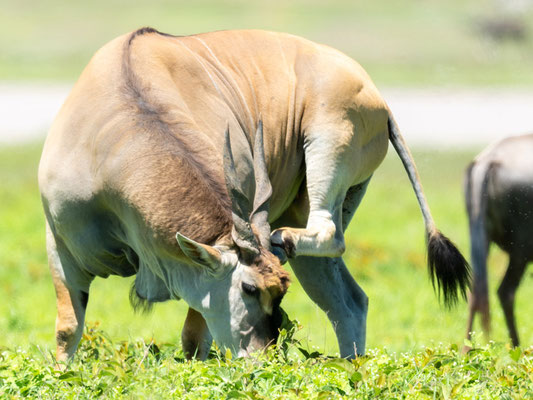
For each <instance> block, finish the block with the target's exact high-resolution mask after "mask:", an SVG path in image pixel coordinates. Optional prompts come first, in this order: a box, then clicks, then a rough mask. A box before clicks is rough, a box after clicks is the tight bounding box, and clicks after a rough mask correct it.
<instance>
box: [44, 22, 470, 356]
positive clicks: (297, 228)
mask: <svg viewBox="0 0 533 400" xmlns="http://www.w3.org/2000/svg"><path fill="white" fill-rule="evenodd" d="M260 116H262V121H263V127H264V153H265V159H264V161H262V157H261V155H258V152H260V150H259V149H258V147H257V146H256V147H255V151H254V153H256V154H255V157H254V158H252V156H251V155H250V153H251V151H250V148H251V147H252V146H251V143H254V142H255V141H256V140H257V135H256V134H255V131H256V127H257V126H258V125H259V120H260V118H261V117H260ZM228 126H229V131H230V132H232V134H231V146H229V145H228V146H226V147H225V146H224V135H223V132H225V130H226V128H227V127H228ZM228 138H229V136H228ZM389 140H390V141H391V142H392V144H393V146H394V147H395V149H396V151H397V153H398V154H399V156H400V158H401V159H402V161H403V163H404V165H405V167H406V170H407V172H408V175H409V178H410V180H411V183H412V185H413V187H414V190H415V193H416V196H417V198H418V201H419V203H420V206H421V209H422V214H423V217H424V221H425V225H426V232H427V242H428V254H429V255H428V263H429V269H430V274H431V276H432V277H433V278H436V280H437V285H438V286H439V287H440V288H441V289H442V292H443V294H444V300H445V301H446V302H447V303H450V302H452V303H453V302H454V300H456V298H457V291H458V290H459V291H460V292H462V293H463V294H464V291H465V289H466V287H467V285H468V277H469V270H468V265H467V264H466V262H465V261H464V259H463V257H462V256H461V255H460V253H459V252H458V251H457V249H456V248H455V247H454V246H453V244H451V242H450V241H449V240H448V239H446V238H445V237H444V236H443V235H442V234H441V233H440V232H439V231H437V229H436V228H435V224H434V222H433V219H432V217H431V214H430V211H429V207H428V205H427V202H426V200H425V198H424V195H423V193H422V188H421V185H420V181H419V178H418V175H417V172H416V168H415V165H414V162H413V159H412V157H411V155H410V152H409V150H408V148H407V146H406V145H405V143H404V141H403V139H402V137H401V135H400V132H399V130H398V128H397V126H396V123H395V122H394V119H393V117H392V114H391V112H390V111H389V109H388V107H387V105H386V104H385V102H384V101H383V99H382V98H381V96H380V94H379V93H378V91H377V89H376V87H375V86H374V84H373V83H372V81H371V79H370V78H369V76H368V75H367V74H366V72H365V71H364V70H363V69H362V68H361V66H359V64H357V63H356V62H355V61H353V60H352V59H350V58H348V57H347V56H345V55H344V54H342V53H340V52H339V51H337V50H334V49H332V48H330V47H327V46H323V45H319V44H316V43H313V42H310V41H308V40H305V39H302V38H299V37H296V36H292V35H288V34H282V33H274V32H264V31H254V30H249V31H246V30H245V31H222V32H214V33H206V34H200V35H192V36H186V37H176V36H171V35H167V34H162V33H160V32H157V31H155V30H154V29H151V28H143V29H140V30H138V31H136V32H133V33H128V34H126V35H124V36H121V37H119V38H117V39H115V40H113V41H112V42H110V43H109V44H107V45H105V46H104V47H103V48H102V49H100V50H99V51H98V52H97V53H96V54H95V56H94V57H93V58H92V60H91V61H90V63H89V65H88V66H87V67H86V68H85V70H84V71H83V73H82V75H81V77H80V79H79V80H78V82H77V83H76V85H75V86H74V88H73V90H72V93H71V94H70V96H69V97H68V99H67V100H66V102H65V104H64V105H63V107H62V109H61V111H60V112H59V115H58V116H57V119H56V120H55V122H54V124H53V126H52V128H51V130H50V132H49V135H48V137H47V140H46V143H45V146H44V150H43V155H42V159H41V164H40V168H39V185H40V189H41V193H42V199H43V204H44V209H45V213H46V218H47V243H48V254H49V262H50V268H51V271H52V276H53V280H54V284H55V287H56V293H57V304H58V316H57V322H56V339H57V346H58V347H57V357H58V359H59V360H65V359H67V358H68V357H70V356H72V354H73V353H74V351H75V349H76V347H77V343H78V341H79V338H80V336H81V332H82V328H83V321H84V314H85V308H86V305H87V301H88V293H89V286H90V284H91V281H92V280H93V279H94V277H95V276H100V277H107V276H108V275H110V274H116V275H122V276H129V275H133V274H136V279H135V287H134V289H133V290H134V296H133V297H136V296H137V297H138V298H141V299H144V300H145V301H147V302H150V303H152V302H158V301H165V300H168V299H171V298H174V299H183V300H185V301H186V302H187V303H188V305H189V306H190V309H189V314H188V316H187V319H186V322H185V326H184V328H183V333H182V339H183V344H184V346H185V349H184V350H185V352H186V354H187V355H188V356H189V357H190V356H193V355H195V354H196V355H197V356H198V357H200V358H204V357H205V356H206V354H207V353H208V350H209V346H210V343H211V335H212V337H213V338H214V339H215V341H216V342H217V343H218V344H219V345H220V346H221V347H227V348H230V349H232V350H233V351H235V352H237V353H238V354H239V355H247V354H249V353H250V352H251V351H253V350H256V349H259V348H261V347H263V346H265V345H267V344H268V343H269V342H270V341H272V340H274V338H275V336H276V335H275V332H274V331H275V330H276V327H277V326H278V324H279V313H280V311H279V302H280V300H281V298H282V297H283V295H284V293H285V292H286V290H287V285H288V277H287V275H286V273H285V272H284V271H283V269H282V268H281V266H280V263H279V260H278V258H276V257H275V256H273V255H272V254H273V253H275V254H276V255H277V256H278V257H279V259H281V260H282V261H285V260H286V259H287V258H289V259H290V264H291V266H292V269H293V270H294V272H295V274H296V277H297V278H298V279H299V281H300V282H301V284H302V285H303V287H304V289H305V291H306V292H307V294H308V295H309V296H310V297H311V299H312V300H313V301H314V302H315V303H317V304H318V305H319V306H320V308H322V309H323V310H324V311H325V312H326V313H327V315H328V317H329V319H330V320H331V322H332V324H333V326H334V329H335V332H336V335H337V338H338V342H339V347H340V353H341V356H342V357H353V356H355V355H356V354H363V353H364V351H365V340H366V315H367V307H368V299H367V296H366V295H365V293H364V292H363V290H362V289H361V288H360V287H359V286H358V285H357V283H356V282H355V281H354V279H353V278H352V276H351V275H350V274H349V272H348V270H347V268H346V266H345V264H344V262H343V260H342V258H341V255H342V254H343V252H344V249H345V245H344V236H343V232H344V230H345V229H346V227H347V225H348V223H349V222H350V220H351V218H352V216H353V215H354V212H355V210H356V208H357V207H358V205H359V203H360V201H361V199H362V197H363V195H364V193H365V191H366V187H367V185H368V182H369V180H370V177H371V176H372V173H373V172H374V170H375V169H376V168H377V167H378V166H379V164H380V163H381V161H382V160H383V158H384V156H385V153H386V152H387V145H388V141H389ZM259 142H260V140H259ZM228 143H229V142H228ZM224 149H226V150H224ZM224 154H226V155H224ZM224 160H225V161H224ZM254 164H255V165H256V166H255V167H254ZM263 168H266V170H267V172H264V171H262V169H263ZM254 171H255V172H254ZM267 173H268V179H267V178H266V174H267ZM256 180H257V184H255V181H256ZM268 180H270V182H271V183H272V185H271V187H270V185H269V184H268ZM225 181H226V184H227V185H226V184H225ZM256 187H257V189H256ZM254 193H255V196H254ZM247 199H254V201H253V202H252V201H248V200H247ZM250 215H251V216H252V217H249V216H250ZM269 225H270V226H272V228H274V229H275V230H274V232H272V235H271V237H270V243H269V240H268V236H269V235H270V226H269ZM276 228H277V229H276ZM176 235H177V241H176ZM271 250H272V252H271Z"/></svg>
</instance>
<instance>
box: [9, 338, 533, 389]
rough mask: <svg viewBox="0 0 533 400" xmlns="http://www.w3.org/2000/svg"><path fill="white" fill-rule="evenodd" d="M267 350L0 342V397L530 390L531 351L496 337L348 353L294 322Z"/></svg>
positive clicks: (101, 341)
mask: <svg viewBox="0 0 533 400" xmlns="http://www.w3.org/2000/svg"><path fill="white" fill-rule="evenodd" d="M282 335H283V338H282V339H281V340H279V341H278V344H277V345H276V347H275V348H272V347H271V348H270V349H269V351H268V352H267V353H266V354H262V355H257V356H256V357H253V358H249V359H236V360H234V359H232V356H231V353H229V352H226V353H225V354H224V355H222V354H221V353H219V352H216V351H214V352H212V353H211V356H210V358H209V359H208V360H207V361H205V362H195V361H193V362H187V361H185V360H184V358H183V354H182V353H181V351H180V350H179V349H176V348H175V347H173V346H169V345H161V346H158V345H156V344H155V343H153V342H149V343H147V342H143V341H135V342H113V341H112V340H111V339H109V337H108V336H106V335H105V334H104V333H103V332H102V331H100V330H98V329H94V328H90V329H88V330H86V332H85V334H84V335H83V339H82V342H81V344H80V348H79V350H78V354H79V355H78V357H77V358H76V360H75V361H74V362H73V363H71V364H69V365H68V369H67V370H66V372H65V371H61V370H59V369H58V368H57V366H56V364H55V362H54V360H53V355H52V354H49V353H47V352H44V351H42V349H41V348H40V347H38V346H34V347H32V348H31V349H29V350H24V349H18V351H9V350H3V351H1V350H0V397H2V398H11V397H13V398H17V397H32V398H51V399H56V398H68V399H72V398H76V399H78V398H87V399H92V398H95V397H104V398H132V399H145V398H151V399H156V398H165V399H166V398H176V399H182V398H187V399H219V398H226V399H236V398H239V399H277V398H283V399H302V398H312V399H340V398H344V399H353V398H358V399H374V398H383V399H400V398H409V399H450V398H453V399H473V398H476V399H478V398H483V399H526V398H531V396H533V381H532V380H531V375H532V374H533V352H532V350H531V349H530V350H526V351H522V350H521V349H520V348H516V349H513V348H510V347H509V346H504V345H501V344H490V345H486V346H477V347H474V349H473V350H471V351H470V352H469V353H468V354H466V355H461V353H460V352H459V351H458V348H457V346H455V345H451V346H443V345H440V346H438V347H436V348H426V349H424V350H423V351H418V352H409V353H402V354H397V353H393V352H390V351H387V350H385V349H379V350H378V349H375V350H370V351H369V352H368V354H367V355H366V356H364V357H359V358H357V359H355V360H353V361H347V360H345V359H340V358H330V357H324V356H322V355H320V354H317V353H311V354H310V353H309V352H308V351H307V350H305V349H303V348H302V347H301V346H300V343H299V342H298V341H295V340H294V339H293V338H292V330H289V331H286V330H284V331H282Z"/></svg>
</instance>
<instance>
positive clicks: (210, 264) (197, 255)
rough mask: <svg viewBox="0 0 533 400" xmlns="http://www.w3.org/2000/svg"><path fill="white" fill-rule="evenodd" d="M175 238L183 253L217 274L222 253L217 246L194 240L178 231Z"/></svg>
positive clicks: (220, 265)
mask: <svg viewBox="0 0 533 400" xmlns="http://www.w3.org/2000/svg"><path fill="white" fill-rule="evenodd" d="M176 239H177V241H178V244H179V245H180V247H181V250H182V251H183V253H184V254H185V255H186V256H187V257H188V258H189V259H190V260H191V261H192V262H194V263H195V264H197V265H199V266H201V267H206V268H207V269H208V270H209V272H210V273H212V274H217V273H218V272H220V271H221V270H222V269H223V265H222V253H221V252H220V250H218V249H217V248H215V247H213V246H209V245H207V244H201V243H198V242H195V241H194V240H192V239H189V238H188V237H186V236H183V235H182V234H181V233H179V232H178V233H177V234H176Z"/></svg>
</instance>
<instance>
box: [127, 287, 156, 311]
mask: <svg viewBox="0 0 533 400" xmlns="http://www.w3.org/2000/svg"><path fill="white" fill-rule="evenodd" d="M130 304H131V306H132V307H133V310H134V311H135V312H136V313H141V314H149V313H150V312H151V311H152V309H153V308H154V303H152V302H150V301H148V300H147V299H145V298H143V297H141V296H139V293H137V288H136V287H135V281H134V282H133V284H132V285H131V288H130Z"/></svg>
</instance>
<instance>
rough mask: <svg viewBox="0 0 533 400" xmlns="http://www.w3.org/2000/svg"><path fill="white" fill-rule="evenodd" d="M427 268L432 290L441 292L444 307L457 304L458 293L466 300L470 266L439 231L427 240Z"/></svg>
mask: <svg viewBox="0 0 533 400" xmlns="http://www.w3.org/2000/svg"><path fill="white" fill-rule="evenodd" d="M428 268H429V275H430V277H431V282H432V283H433V288H435V280H436V281H437V283H436V286H437V287H436V290H437V292H438V294H439V297H440V293H441V292H442V294H443V297H444V305H445V306H447V307H451V306H453V305H455V304H456V303H457V299H458V295H457V292H460V293H461V295H462V297H463V298H464V299H466V291H467V289H468V288H469V287H470V277H471V272H470V265H468V262H467V261H466V260H465V258H464V257H463V255H462V254H461V253H460V252H459V250H457V247H455V245H454V244H453V243H452V242H451V241H450V239H448V238H447V237H446V236H444V235H443V234H442V233H440V232H439V231H434V232H433V233H431V234H430V236H429V240H428Z"/></svg>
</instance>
